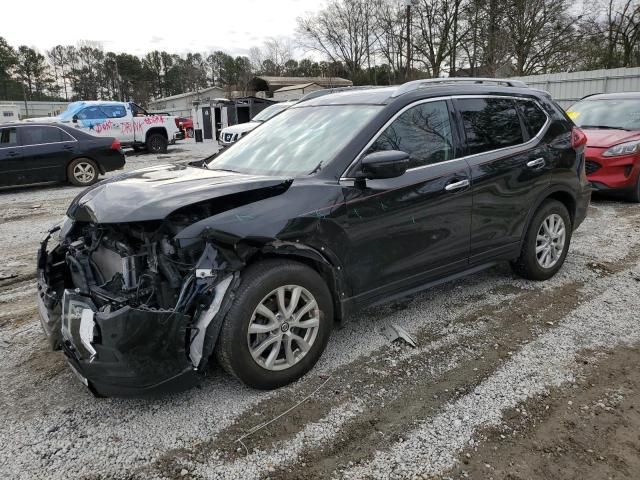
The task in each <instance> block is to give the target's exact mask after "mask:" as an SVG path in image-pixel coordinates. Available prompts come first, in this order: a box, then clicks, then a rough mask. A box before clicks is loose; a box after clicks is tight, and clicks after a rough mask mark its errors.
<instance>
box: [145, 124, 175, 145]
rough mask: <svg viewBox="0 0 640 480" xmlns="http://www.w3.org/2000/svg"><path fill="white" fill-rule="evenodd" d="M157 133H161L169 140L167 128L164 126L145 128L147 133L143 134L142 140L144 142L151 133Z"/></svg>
mask: <svg viewBox="0 0 640 480" xmlns="http://www.w3.org/2000/svg"><path fill="white" fill-rule="evenodd" d="M156 133H159V134H160V135H162V136H163V137H164V138H165V139H166V140H169V135H168V134H167V129H166V128H164V127H152V128H150V129H149V130H147V133H146V134H145V136H144V141H145V142H146V141H147V140H149V137H150V136H151V135H153V134H156Z"/></svg>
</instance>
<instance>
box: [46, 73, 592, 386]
mask: <svg viewBox="0 0 640 480" xmlns="http://www.w3.org/2000/svg"><path fill="white" fill-rule="evenodd" d="M584 143H585V137H584V135H583V134H582V132H581V131H580V130H579V129H577V128H576V127H574V125H573V123H572V122H571V120H570V119H569V118H568V117H567V116H566V115H565V113H564V112H563V111H562V109H560V108H559V107H558V106H557V105H556V104H555V103H554V102H553V101H552V100H551V98H550V97H549V95H548V94H546V93H544V92H541V91H537V90H532V89H529V88H526V86H525V85H524V84H522V83H520V82H515V81H508V80H495V79H493V80H481V79H472V80H468V79H467V80H466V81H456V80H453V79H449V80H438V81H416V82H410V83H407V84H404V85H402V86H398V87H388V88H370V89H358V90H353V91H344V92H338V93H330V94H328V95H324V96H318V97H316V98H313V99H308V100H306V101H305V102H302V103H300V104H298V105H295V106H293V107H292V108H290V109H288V110H287V111H285V112H283V113H282V114H280V115H278V116H277V117H275V118H273V119H272V120H270V121H269V122H265V124H263V125H261V126H260V127H258V128H257V129H256V130H254V131H253V132H252V133H251V134H250V135H247V136H246V137H244V138H242V140H240V141H239V142H237V143H236V144H234V145H233V146H232V147H231V148H229V149H227V150H225V151H223V152H222V153H221V154H219V155H218V156H214V157H211V158H209V159H207V160H206V161H205V162H204V163H203V164H202V166H200V167H197V166H186V165H175V164H174V165H165V166H155V167H150V168H146V169H142V170H138V171H135V172H130V173H126V174H123V175H121V176H119V177H116V178H112V179H109V180H106V181H103V182H101V183H99V184H97V185H95V186H93V187H92V188H90V189H88V190H86V191H85V192H84V193H82V194H80V195H79V196H78V197H77V198H76V199H75V200H74V201H73V203H72V204H71V206H70V207H69V210H68V212H67V218H66V219H65V220H64V222H63V223H62V224H61V225H60V226H59V227H57V230H59V231H57V233H55V235H54V232H55V231H56V229H54V230H52V232H51V234H50V235H49V236H48V237H47V239H46V240H45V241H44V242H43V245H42V247H41V250H40V253H39V256H38V269H39V285H38V290H39V303H40V312H41V316H42V324H43V327H44V329H45V331H46V333H47V335H48V336H49V339H50V342H51V345H52V346H53V347H57V346H61V347H62V348H63V349H64V352H65V354H66V356H67V358H68V360H69V363H70V365H71V366H72V368H73V369H74V371H75V372H76V373H77V374H78V376H79V377H80V378H81V379H82V381H83V382H84V383H85V384H86V385H87V386H88V387H89V388H90V389H91V390H92V391H93V392H94V393H96V394H102V395H127V394H139V393H145V392H151V391H155V390H158V389H163V390H166V389H170V388H183V387H184V386H186V385H189V384H192V383H193V382H194V381H197V379H198V378H199V375H198V374H199V372H202V371H203V370H204V367H205V366H206V365H207V362H208V361H209V359H210V358H211V357H212V355H213V354H215V356H216V357H217V359H218V361H219V362H220V363H221V364H222V366H223V367H224V368H225V369H226V370H227V371H228V372H230V373H232V374H233V375H235V376H237V377H238V378H239V379H240V380H242V381H243V382H245V383H247V384H249V385H251V386H253V387H257V388H265V389H268V388H275V387H279V386H281V385H285V384H287V383H289V382H291V381H293V380H295V379H297V378H299V377H300V376H301V375H303V374H304V373H305V372H307V371H309V369H310V368H312V366H313V365H314V364H315V362H316V361H317V360H318V358H319V357H320V355H321V353H322V351H323V350H324V348H325V346H326V344H327V341H328V339H329V335H330V332H331V329H332V327H333V324H334V322H335V321H345V320H346V319H348V317H349V316H350V314H352V313H353V312H354V311H355V310H358V309H361V308H363V307H368V306H372V305H375V304H379V303H382V302H386V301H389V300H391V299H394V298H398V297H402V296H406V295H409V294H412V293H415V292H418V291H420V290H423V289H425V288H427V287H429V286H433V285H435V284H438V283H442V282H445V281H447V280H451V279H453V278H458V277H460V276H462V275H466V274H469V273H474V272H478V271H479V270H481V269H484V268H487V267H490V266H492V265H495V264H496V263H498V262H503V261H509V262H511V265H512V266H513V269H514V270H515V271H516V272H517V273H518V274H520V275H522V276H524V277H525V278H529V279H533V280H545V279H548V278H549V277H551V276H553V275H554V274H555V273H556V272H557V271H558V269H560V267H561V266H562V264H563V262H564V259H565V256H566V254H567V250H568V248H569V242H570V240H571V234H572V232H573V231H574V230H575V229H576V228H577V227H578V225H580V223H581V222H582V221H583V219H584V218H585V215H586V211H587V207H588V204H589V198H590V187H589V184H588V182H587V179H586V176H585V172H584V154H583V150H584ZM52 235H54V236H55V238H56V240H57V242H56V243H57V245H55V246H53V245H52V246H50V247H48V246H47V243H48V240H49V239H50V237H51V236H52ZM52 243H53V242H52Z"/></svg>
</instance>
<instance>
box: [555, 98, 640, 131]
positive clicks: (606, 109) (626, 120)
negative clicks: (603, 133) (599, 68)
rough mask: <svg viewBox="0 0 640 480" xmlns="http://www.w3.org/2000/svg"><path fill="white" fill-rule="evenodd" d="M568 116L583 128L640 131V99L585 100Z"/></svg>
mask: <svg viewBox="0 0 640 480" xmlns="http://www.w3.org/2000/svg"><path fill="white" fill-rule="evenodd" d="M567 114H568V115H569V117H570V118H571V120H573V121H574V123H575V124H576V125H578V126H579V127H583V128H619V129H622V130H640V99H633V98H624V99H622V98H621V99H611V100H584V101H582V102H578V103H576V104H575V105H573V106H572V107H571V108H569V111H568V112H567Z"/></svg>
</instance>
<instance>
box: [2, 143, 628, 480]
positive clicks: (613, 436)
mask: <svg viewBox="0 0 640 480" xmlns="http://www.w3.org/2000/svg"><path fill="white" fill-rule="evenodd" d="M202 154H203V150H202V149H201V146H195V145H184V146H179V147H174V149H173V150H172V151H170V152H169V155H167V156H166V157H165V156H162V157H164V158H156V157H153V156H151V157H150V156H135V157H131V158H130V159H129V167H128V168H133V167H139V166H144V165H146V164H153V163H160V162H166V161H177V160H184V159H188V158H198V157H199V156H202ZM78 191H79V190H78V189H75V188H73V187H66V186H47V187H38V188H23V189H11V190H5V191H0V202H1V204H2V210H1V211H0V251H2V255H3V257H2V258H3V261H2V262H1V263H0V385H1V386H2V389H1V391H0V425H2V428H1V429H0V478H25V479H26V478H47V479H49V478H52V479H57V478H84V479H103V478H104V479H106V478H115V479H129V478H139V479H147V478H163V479H164V478H180V479H182V478H186V479H189V478H197V479H205V478H207V479H208V478H229V479H237V478H243V479H245V480H248V479H251V478H267V477H268V478H272V479H276V478H296V479H303V478H304V479H308V478H348V479H361V478H381V479H386V478H440V479H446V478H456V479H457V478H481V479H484V478H494V479H513V480H515V479H523V480H524V479H537V478H540V479H568V478H576V479H577V478H586V479H591V478H593V479H604V478H640V460H639V458H640V455H639V452H640V434H639V433H638V432H639V431H640V429H639V427H640V411H639V410H640V404H639V400H640V390H639V389H640V371H639V370H638V369H637V365H638V363H639V360H640V322H639V316H640V314H639V312H640V265H639V258H640V207H638V206H637V205H632V204H628V203H622V202H615V201H611V200H604V199H598V200H596V201H595V202H594V204H593V205H592V207H591V209H590V212H589V218H588V220H587V221H586V222H585V223H584V224H583V225H582V227H581V228H580V229H579V230H578V231H577V232H576V234H575V236H574V238H573V243H572V248H571V252H570V254H569V257H568V259H567V263H566V264H565V267H564V268H563V269H562V270H561V272H560V273H559V274H558V275H557V276H556V277H555V278H554V279H552V280H551V281H549V282H545V283H535V282H528V281H523V280H521V279H519V278H517V277H515V276H513V275H512V274H511V272H510V270H509V268H508V267H506V266H500V267H497V268H494V269H491V270H489V271H486V272H484V273H481V274H477V275H474V276H472V277H469V278H466V279H464V280H461V281H457V282H454V283H450V284H448V285H444V286H442V287H439V288H436V289H433V290H430V291H428V292H426V293H423V294H421V295H418V296H416V297H413V298H411V299H408V300H407V301H406V302H401V303H397V304H393V305H389V306H387V307H385V308H382V309H376V310H375V311H367V312H363V313H362V314H361V315H359V316H358V317H357V318H354V319H353V320H352V321H351V322H349V323H347V324H346V325H345V326H344V327H343V328H340V329H336V330H335V331H334V332H333V335H332V339H331V341H330V344H329V347H328V350H327V352H326V353H325V355H324V356H323V358H322V359H321V361H320V362H319V364H318V365H317V366H316V368H315V369H314V370H313V371H312V372H311V373H310V374H308V375H307V376H306V377H304V378H303V379H301V380H300V381H299V382H297V383H296V384H294V385H291V386H289V387H286V388H283V389H280V390H278V391H275V392H258V391H254V390H251V389H248V388H246V387H244V386H242V385H240V384H239V383H238V382H237V381H235V380H234V379H232V378H230V377H229V376H227V375H226V374H224V373H223V372H222V371H220V369H219V368H218V367H215V366H214V367H212V369H211V371H209V372H208V374H207V377H206V378H205V380H204V381H203V383H202V384H201V385H200V386H199V387H198V388H194V389H192V390H190V391H187V392H184V393H182V394H176V395H171V396H165V397H162V398H154V399H135V400H122V399H96V398H93V397H92V396H91V395H90V394H89V393H88V392H86V391H85V390H84V389H83V387H82V385H80V384H79V383H78V382H77V380H76V379H75V378H74V377H73V375H72V374H71V372H70V371H69V370H68V369H67V368H66V366H65V364H64V362H63V360H62V356H61V354H60V353H59V352H48V351H47V350H46V346H45V342H44V340H43V337H42V334H41V332H40V327H39V324H38V321H37V318H36V309H35V300H34V295H35V290H34V284H33V283H34V253H35V249H36V247H37V243H38V241H39V239H40V237H41V236H42V234H43V233H44V231H45V230H46V229H47V228H48V227H49V226H50V225H51V224H53V223H55V222H56V221H57V220H58V218H59V217H60V216H62V215H63V213H64V210H65V208H66V205H67V204H68V203H69V202H70V200H71V199H72V198H73V196H74V195H75V194H77V192H78ZM389 322H392V323H395V324H398V325H401V326H403V327H404V328H406V329H407V330H408V331H410V332H412V333H414V334H415V335H416V337H417V339H418V347H417V348H411V347H409V346H407V345H405V344H391V343H389V342H388V341H387V340H386V339H385V337H384V336H382V335H381V333H380V331H381V329H382V327H384V326H385V325H386V324H387V323H389ZM305 399H306V400H305ZM302 400H305V401H304V402H303V403H301V404H300V405H298V406H296V404H298V402H300V401H302ZM294 406H296V407H295V408H292V407H294ZM288 410H289V411H288ZM287 411H288V412H287ZM284 412H287V413H284ZM283 413H284V415H282V414H283ZM274 419H275V420H274ZM256 427H260V428H256ZM238 439H241V441H238Z"/></svg>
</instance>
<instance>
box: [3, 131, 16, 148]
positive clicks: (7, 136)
mask: <svg viewBox="0 0 640 480" xmlns="http://www.w3.org/2000/svg"><path fill="white" fill-rule="evenodd" d="M16 143H18V135H17V131H16V128H15V127H11V128H0V148H3V147H10V146H12V145H15V144H16Z"/></svg>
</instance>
